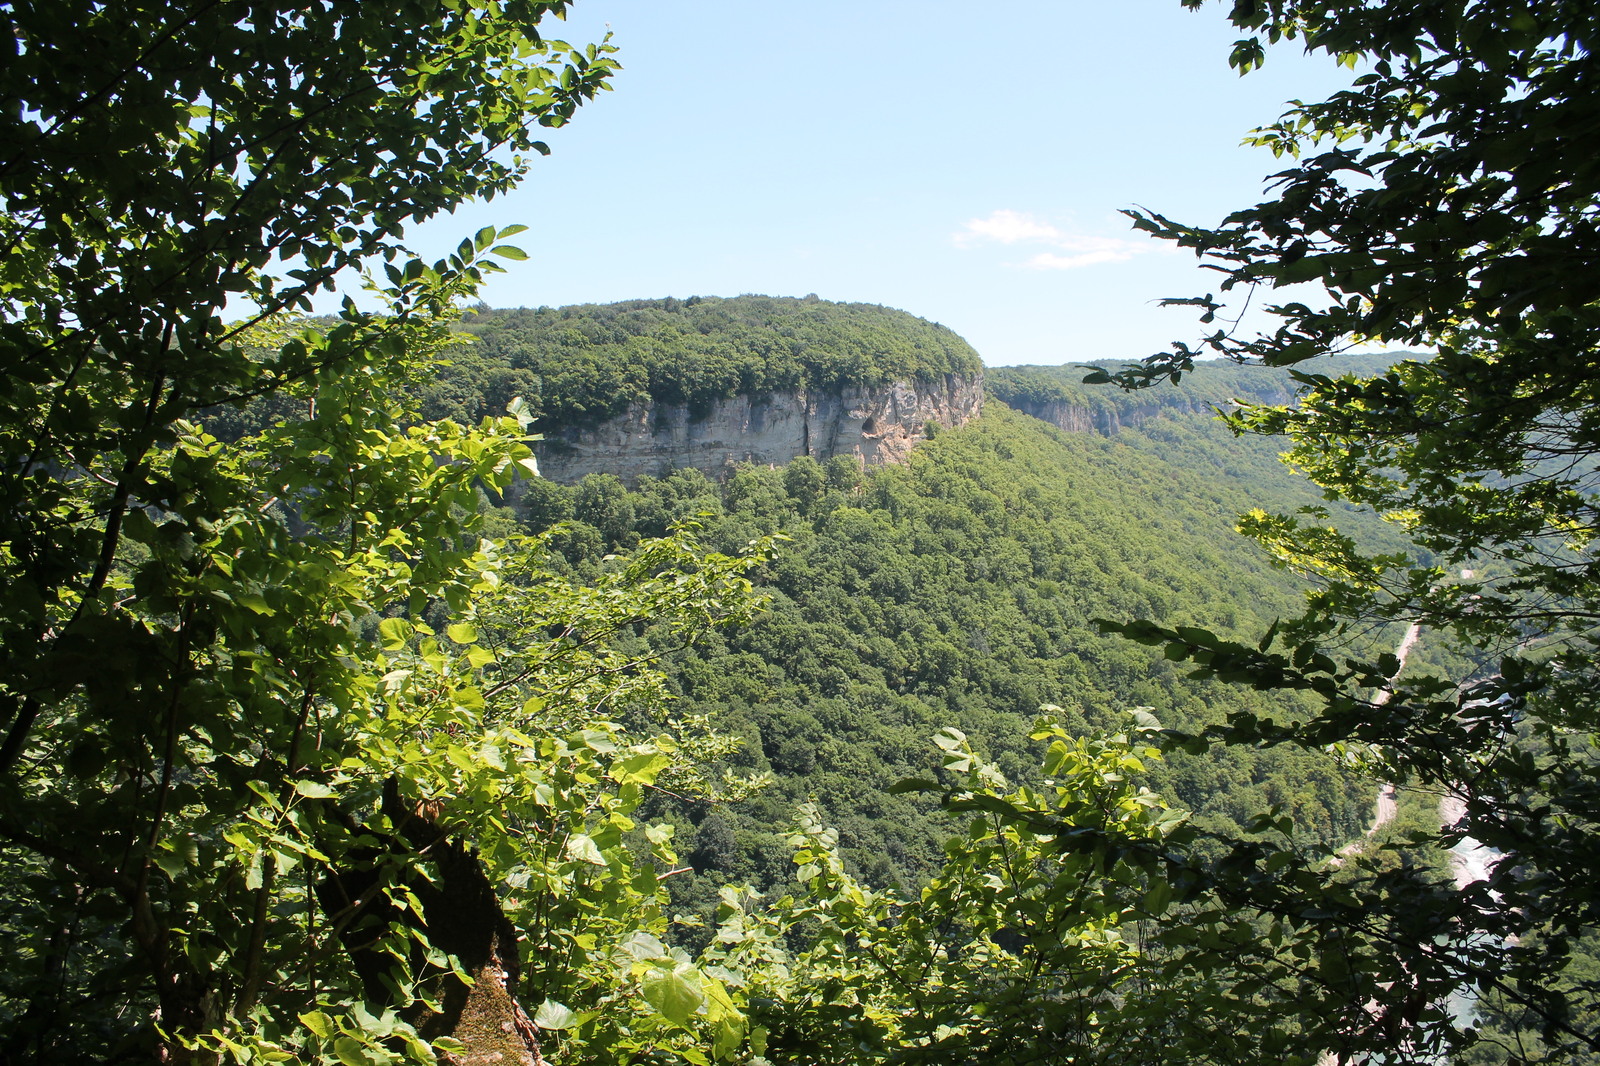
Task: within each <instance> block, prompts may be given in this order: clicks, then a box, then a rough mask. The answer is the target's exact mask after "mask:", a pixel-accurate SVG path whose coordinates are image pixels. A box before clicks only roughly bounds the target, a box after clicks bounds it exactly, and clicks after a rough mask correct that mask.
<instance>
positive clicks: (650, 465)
mask: <svg viewBox="0 0 1600 1066" xmlns="http://www.w3.org/2000/svg"><path fill="white" fill-rule="evenodd" d="M982 406H983V381H982V378H981V377H973V378H966V377H959V376H957V375H954V374H946V375H945V376H944V378H943V380H942V381H939V382H937V383H929V382H895V383H893V384H890V385H886V386H883V387H881V388H875V389H867V388H856V387H847V388H843V389H838V390H818V389H813V390H807V391H801V392H795V393H773V394H770V395H766V396H744V395H740V396H733V397H730V398H729V399H726V400H723V401H720V402H718V403H717V404H715V405H713V406H712V407H711V409H710V410H707V411H704V412H694V411H691V410H690V409H689V408H688V407H686V406H682V405H674V404H659V403H652V404H646V405H641V406H635V407H633V408H630V409H629V410H628V411H627V412H625V413H624V414H622V415H619V416H617V417H615V418H611V419H608V420H606V421H604V422H600V423H598V424H594V425H586V426H585V425H575V426H556V427H548V426H547V427H541V428H542V429H543V431H544V433H545V437H546V439H545V440H544V441H543V442H542V443H541V444H540V445H539V446H538V448H539V469H540V473H542V474H543V475H544V476H545V477H548V478H550V479H552V480H554V481H562V482H569V483H570V482H573V481H577V480H578V479H579V478H582V477H583V476H584V475H585V474H593V473H608V474H615V475H617V476H618V477H620V478H622V479H623V480H624V481H629V482H632V481H635V480H637V479H638V478H639V477H641V476H643V475H646V474H648V475H651V476H655V477H660V476H662V475H664V474H666V473H668V472H669V471H671V470H674V469H677V468H680V467H695V468H697V469H699V470H702V471H704V472H705V473H706V474H709V475H711V476H712V477H721V476H723V475H725V474H726V473H728V472H729V470H730V469H731V468H732V467H733V466H734V465H735V464H737V463H746V462H748V463H774V464H781V463H787V462H788V461H789V460H790V459H793V458H794V457H795V456H798V455H809V456H812V457H813V458H816V459H819V460H822V459H830V458H832V457H833V456H835V455H854V456H859V457H860V459H861V461H862V462H863V463H864V464H866V465H869V466H871V465H877V464H881V463H889V462H898V461H901V460H903V459H904V458H905V457H906V455H907V454H908V453H909V452H910V451H911V448H912V447H913V446H914V445H915V444H916V443H917V442H918V441H920V440H925V439H926V438H927V437H928V435H929V432H930V429H931V427H935V426H937V427H941V428H945V429H951V428H954V427H956V426H961V425H964V424H966V423H967V422H970V421H971V420H972V419H974V418H976V417H977V415H978V412H979V410H980V409H981V408H982Z"/></svg>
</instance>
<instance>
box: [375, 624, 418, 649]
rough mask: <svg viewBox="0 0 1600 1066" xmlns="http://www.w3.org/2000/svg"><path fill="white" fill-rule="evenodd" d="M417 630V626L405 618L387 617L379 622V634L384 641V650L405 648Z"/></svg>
mask: <svg viewBox="0 0 1600 1066" xmlns="http://www.w3.org/2000/svg"><path fill="white" fill-rule="evenodd" d="M416 631H417V627H416V626H414V625H412V624H411V623H410V622H408V621H406V620H405V619H404V618H385V619H384V620H383V621H381V622H379V623H378V636H379V638H380V639H381V640H382V642H383V650H384V651H399V650H400V649H402V648H404V647H405V646H406V645H407V644H408V643H409V642H410V641H411V638H412V636H413V635H414V634H415V633H416Z"/></svg>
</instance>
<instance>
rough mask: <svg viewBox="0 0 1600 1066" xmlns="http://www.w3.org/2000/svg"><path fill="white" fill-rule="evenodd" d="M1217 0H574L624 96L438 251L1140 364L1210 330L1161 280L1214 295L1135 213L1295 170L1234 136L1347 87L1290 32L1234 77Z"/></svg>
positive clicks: (538, 271) (432, 229)
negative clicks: (494, 246) (1196, 0)
mask: <svg viewBox="0 0 1600 1066" xmlns="http://www.w3.org/2000/svg"><path fill="white" fill-rule="evenodd" d="M1225 10H1226V8H1225V6H1223V5H1218V4H1213V5H1211V6H1209V7H1207V8H1205V9H1202V10H1201V11H1200V12H1198V13H1196V12H1189V11H1186V10H1184V9H1183V8H1182V7H1181V6H1180V5H1179V3H1178V0H1099V2H1095V3H1090V2H1085V0H989V2H987V3H984V4H971V3H955V2H953V0H853V2H848V3H845V2H817V0H814V2H812V3H808V4H791V3H779V2H776V0H695V2H694V3H666V2H664V0H576V3H575V5H574V7H573V10H572V16H571V18H570V19H569V21H568V22H567V23H566V24H565V25H562V24H561V23H552V24H551V28H552V30H554V31H555V32H553V33H552V34H551V36H560V37H562V38H564V39H566V40H569V41H573V42H579V41H588V40H595V39H598V38H599V37H600V36H601V35H603V34H604V33H605V31H606V27H607V26H608V25H609V27H610V29H611V31H612V33H613V34H614V43H616V44H617V45H618V46H619V47H620V49H621V51H620V53H619V58H620V60H621V62H622V64H623V67H624V69H623V70H622V71H621V73H620V74H619V75H618V76H617V78H616V79H615V83H614V84H615V91H613V92H610V93H605V94H603V95H602V96H601V98H600V99H598V100H596V101H595V102H594V103H592V104H590V105H588V106H586V107H584V108H583V109H581V110H580V112H579V114H578V116H577V118H576V119H575V120H574V122H573V123H572V124H571V125H570V126H569V127H567V128H566V129H563V130H559V131H555V133H554V134H553V135H552V136H551V137H550V138H548V139H549V142H550V144H551V147H552V149H553V150H554V151H553V154H552V155H551V156H550V157H549V158H547V159H543V160H539V161H537V162H536V163H535V165H534V168H533V173H532V174H531V176H530V178H529V180H528V181H527V183H526V184H525V185H524V186H523V187H522V188H521V189H519V190H518V191H517V192H516V193H515V194H513V195H511V196H509V197H502V198H500V199H498V200H496V201H494V202H492V203H489V204H482V205H473V206H471V207H469V208H465V209H463V210H461V211H458V212H457V213H456V215H455V216H454V217H451V218H444V219H439V220H436V221H434V222H432V223H430V224H429V225H428V226H426V227H424V228H422V229H420V230H418V231H417V232H416V233H415V234H414V238H415V243H416V245H417V247H418V248H419V250H421V251H423V252H424V253H425V254H429V255H430V256H431V255H437V254H440V253H441V252H442V251H443V250H444V249H446V248H448V247H452V246H453V245H454V244H455V243H456V241H458V240H459V239H460V238H461V237H462V236H464V235H466V234H470V233H471V232H472V231H473V230H475V229H476V228H478V227H479V226H482V225H487V224H490V223H495V224H498V225H508V224H511V223H513V222H516V223H522V224H524V225H528V226H530V227H531V230H530V232H528V233H524V234H522V235H521V237H519V238H518V240H517V243H519V244H521V245H522V246H523V247H524V248H525V249H526V250H527V251H528V252H529V253H530V254H531V256H532V258H531V259H530V260H529V261H527V262H525V263H516V264H508V265H509V266H510V268H511V269H510V272H509V273H508V274H505V275H501V276H498V277H497V278H496V279H495V280H494V281H493V282H492V284H491V285H490V286H489V287H488V288H487V289H486V290H485V291H484V293H483V297H484V299H485V300H487V301H488V302H489V303H490V304H492V305H494V306H496V307H516V306H539V305H552V306H559V305H562V304H570V303H587V302H605V301H611V300H621V299H629V298H638V297H661V296H669V295H670V296H679V297H684V296H691V295H702V296H705V295H716V296H730V295H736V294H738V293H744V292H759V293H767V294H771V295H792V296H802V295H805V294H807V293H813V292H814V293H817V294H818V295H820V296H822V297H823V298H825V299H829V300H847V301H861V302H866V303H879V304H886V305H888V306H891V307H898V308H902V309H904V310H906V311H910V312H912V313H913V314H917V315H920V316H922V317H924V318H929V319H932V320H934V321H938V322H942V323H944V324H945V325H947V326H950V327H951V328H953V329H955V330H956V331H957V332H958V333H960V334H962V335H963V336H964V337H966V338H967V339H968V340H969V341H970V342H972V344H973V345H974V346H975V347H976V348H977V349H978V351H979V352H980V353H981V354H982V355H983V356H984V358H985V360H986V361H987V362H988V363H989V364H991V365H1005V364H1014V363H1062V362H1077V361H1082V360H1087V359H1101V358H1109V359H1130V360H1131V359H1137V358H1141V357H1143V356H1145V355H1148V354H1150V353H1151V352H1153V351H1156V350H1160V349H1163V348H1165V347H1166V346H1167V344H1168V342H1169V341H1171V340H1172V339H1174V338H1182V339H1193V338H1194V336H1195V335H1196V334H1197V332H1198V330H1199V329H1200V327H1199V326H1198V324H1196V323H1195V321H1194V318H1193V315H1192V312H1190V311H1188V310H1183V309H1174V310H1159V309H1157V308H1156V307H1155V304H1154V301H1155V300H1157V299H1158V298H1160V297H1162V296H1175V295H1192V294H1195V293H1197V292H1204V291H1206V290H1207V289H1208V288H1214V287H1215V282H1214V280H1213V276H1212V275H1210V274H1208V273H1206V272H1202V271H1199V270H1197V269H1196V267H1195V261H1194V259H1193V257H1192V256H1190V255H1187V254H1177V253H1173V252H1171V251H1170V250H1166V249H1165V248H1164V246H1163V245H1161V244H1160V242H1155V241H1151V240H1148V239H1146V238H1143V237H1142V236H1140V235H1138V234H1136V233H1133V232H1132V231H1131V230H1130V229H1129V228H1128V223H1127V220H1126V219H1124V218H1123V217H1122V216H1120V215H1119V214H1117V211H1118V209H1120V208H1123V207H1128V206H1132V205H1144V206H1148V207H1151V208H1154V209H1156V210H1159V211H1161V212H1162V213H1164V214H1167V215H1170V216H1172V217H1176V218H1180V219H1183V220H1185V221H1193V222H1214V221H1216V220H1219V219H1220V218H1221V217H1222V216H1223V215H1225V214H1226V213H1227V212H1228V211H1229V210H1230V209H1232V208H1235V207H1239V206H1244V205H1245V204H1248V203H1252V202H1254V201H1255V200H1256V199H1257V198H1259V195H1260V193H1261V190H1262V178H1263V177H1264V176H1265V175H1267V174H1269V173H1270V172H1271V171H1273V170H1274V169H1279V168H1278V167H1277V166H1276V163H1277V161H1276V160H1274V159H1273V158H1272V156H1271V155H1270V153H1267V152H1265V151H1263V150H1259V149H1249V148H1244V147H1241V146H1240V141H1241V139H1242V138H1243V137H1244V135H1245V134H1246V133H1247V132H1248V131H1249V130H1250V129H1251V128H1252V127H1254V126H1257V125H1260V124H1262V123H1264V122H1267V121H1269V120H1270V119H1271V118H1273V117H1275V116H1276V115H1277V114H1279V113H1280V112H1281V111H1282V110H1283V103H1284V101H1286V100H1289V99H1291V98H1295V97H1301V98H1305V99H1320V98H1322V97H1323V96H1326V95H1327V94H1328V93H1329V92H1330V91H1332V90H1334V89H1335V88H1337V87H1338V86H1340V85H1341V84H1344V83H1345V81H1346V80H1347V79H1348V77H1349V72H1348V71H1343V70H1340V69H1338V68H1337V67H1336V66H1335V65H1334V64H1333V62H1332V61H1331V60H1329V59H1327V58H1326V57H1322V56H1318V57H1311V58H1307V57H1305V56H1303V55H1301V54H1300V51H1299V49H1298V47H1295V46H1288V47H1285V48H1280V49H1279V50H1278V51H1277V52H1275V53H1273V54H1271V55H1269V58H1268V62H1267V65H1266V67H1265V68H1264V69H1262V70H1260V71H1257V72H1255V73H1253V74H1251V75H1249V76H1248V77H1245V78H1240V77H1238V76H1237V75H1236V74H1235V73H1234V72H1233V71H1231V70H1230V69H1229V68H1228V64H1227V55H1228V49H1229V45H1230V44H1231V43H1232V41H1233V40H1234V39H1235V38H1236V37H1237V36H1238V34H1237V33H1236V32H1235V31H1234V30H1233V28H1232V27H1231V26H1229V25H1228V24H1227V21H1226V19H1225V18H1224V13H1225Z"/></svg>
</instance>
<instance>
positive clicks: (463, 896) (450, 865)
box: [317, 781, 544, 1066]
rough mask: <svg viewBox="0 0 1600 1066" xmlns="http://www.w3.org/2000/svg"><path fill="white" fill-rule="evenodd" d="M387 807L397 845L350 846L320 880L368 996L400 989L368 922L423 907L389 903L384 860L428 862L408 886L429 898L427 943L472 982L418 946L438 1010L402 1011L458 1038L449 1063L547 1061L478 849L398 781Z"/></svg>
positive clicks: (512, 936) (408, 917) (513, 941)
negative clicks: (405, 795) (429, 873)
mask: <svg viewBox="0 0 1600 1066" xmlns="http://www.w3.org/2000/svg"><path fill="white" fill-rule="evenodd" d="M383 806H384V813H385V814H387V815H388V816H389V821H390V823H391V824H393V825H395V826H397V827H398V829H397V832H396V834H395V835H394V836H390V837H387V838H385V840H384V844H385V847H386V848H389V849H392V850H388V851H384V850H379V849H367V850H366V851H365V852H363V853H352V856H351V858H352V859H354V860H356V862H354V863H351V864H349V865H347V866H346V867H345V868H343V869H339V870H335V871H334V872H332V873H330V874H329V875H328V876H327V877H326V878H324V880H323V881H322V883H321V884H320V885H319V886H318V888H317V897H318V901H319V902H320V903H321V906H322V909H323V910H324V912H326V913H327V914H328V915H329V916H330V918H333V919H334V920H336V921H338V922H340V923H341V932H340V934H339V935H340V938H341V939H342V940H343V941H344V944H345V947H346V948H347V949H348V950H349V952H350V954H351V958H352V959H353V961H354V963H355V967H356V972H357V973H358V974H359V975H360V977H361V980H362V983H363V985H364V987H365V989H366V994H367V997H368V998H369V999H371V1000H373V1001H375V1002H379V1003H385V1002H392V1001H393V998H394V996H393V993H392V991H391V990H390V987H391V986H389V985H388V984H386V983H385V982H384V980H383V977H384V976H385V975H386V974H388V973H389V971H390V969H391V968H392V967H393V965H394V962H393V959H392V957H391V956H389V955H388V954H386V953H384V952H380V951H375V950H373V949H372V947H371V946H370V945H371V941H372V936H371V933H370V932H369V930H371V929H374V928H382V927H383V926H384V925H386V924H387V923H389V922H392V921H401V922H404V923H406V924H407V925H409V926H412V927H415V926H417V925H418V924H419V920H418V918H417V915H416V914H414V913H413V912H412V911H410V910H406V909H402V908H399V907H395V906H394V905H393V904H391V903H390V902H389V898H388V895H387V894H386V892H385V891H384V890H383V889H382V888H381V887H380V886H379V881H380V880H381V879H382V877H383V872H382V871H383V867H384V866H385V865H386V864H385V863H384V862H383V861H382V860H383V859H384V858H385V857H386V855H388V856H398V857H400V858H401V859H402V860H403V862H402V866H401V868H405V866H406V865H410V864H412V863H415V862H418V861H423V862H428V863H431V864H432V866H433V868H434V871H435V879H434V880H432V881H429V880H428V879H426V878H423V877H419V876H415V875H414V874H413V875H412V876H410V877H408V878H407V882H406V887H407V888H409V889H410V891H411V892H412V893H414V894H415V895H416V897H417V899H418V900H420V901H421V903H422V917H421V920H420V925H421V926H422V927H423V928H422V929H421V931H422V932H423V933H424V934H425V935H426V936H427V939H428V942H429V943H430V944H432V945H433V946H434V947H435V948H437V949H438V950H440V951H443V952H445V953H446V954H448V955H453V956H455V958H456V959H457V960H458V961H459V962H460V964H461V969H462V970H463V971H465V973H466V974H467V975H468V976H469V977H471V979H472V984H471V985H470V986H469V985H467V984H466V983H464V982H463V981H461V980H460V979H459V978H458V977H456V975H455V974H454V973H453V972H452V971H450V970H448V969H441V968H439V967H436V966H429V965H428V964H427V962H426V960H425V959H424V957H423V954H422V952H421V950H420V949H414V950H413V952H412V958H411V965H412V972H413V973H414V974H416V975H417V976H418V977H419V978H420V979H421V980H422V981H423V982H424V985H425V987H426V988H427V989H428V991H429V993H430V996H431V998H433V999H434V1000H435V1002H437V1003H438V1004H439V1006H440V1009H439V1010H437V1011H434V1010H430V1009H428V1008H427V1007H426V1006H424V1005H422V1004H421V1003H416V1002H413V1003H409V1004H397V1006H399V1007H400V1009H401V1016H402V1017H403V1018H405V1020H406V1021H408V1022H410V1023H411V1024H412V1025H413V1026H414V1027H415V1028H416V1030H417V1032H418V1033H419V1034H421V1036H422V1037H423V1038H424V1039H425V1040H430V1041H431V1040H434V1039H437V1038H439V1037H442V1036H447V1037H452V1038H454V1039H456V1040H458V1041H460V1042H461V1043H462V1044H463V1045H464V1050H463V1051H461V1052H458V1053H456V1054H454V1055H449V1054H447V1055H442V1056H441V1058H440V1061H441V1062H446V1063H449V1064H451V1066H490V1064H497V1066H544V1059H543V1058H542V1057H541V1056H540V1054H539V1042H538V1038H537V1030H536V1028H535V1026H534V1024H533V1021H532V1019H530V1018H529V1017H528V1014H527V1012H526V1011H524V1010H523V1009H522V1005H521V1004H520V1003H518V1002H517V999H516V996H515V994H514V992H513V990H514V989H515V988H516V985H517V980H518V977H519V976H520V973H521V963H520V960H519V959H518V957H517V933H516V929H515V928H514V927H513V926H512V925H511V922H510V921H508V920H507V918H506V916H505V913H504V912H503V911H502V910H501V909H500V901H499V898H498V897H497V896H496V894H495V890H494V886H493V885H492V884H491V883H490V882H489V878H488V877H487V876H486V875H485V874H484V872H483V866H482V864H481V863H479V861H478V857H477V855H476V854H474V853H473V852H472V851H471V850H470V849H469V848H467V847H466V846H465V845H464V844H462V843H461V842H460V841H458V840H455V839H453V838H452V837H451V836H450V834H449V833H448V832H447V831H446V830H445V829H443V828H442V827H440V825H439V824H438V823H437V822H436V821H434V818H433V817H432V816H431V814H432V812H428V811H424V810H423V809H421V808H417V807H410V806H408V805H406V804H404V803H403V802H402V801H401V800H400V797H399V793H398V790H397V789H396V788H395V786H394V783H393V782H392V781H391V782H390V784H389V786H388V787H387V788H385V790H384V803H383ZM352 909H353V910H354V913H353V914H352V913H351V911H352Z"/></svg>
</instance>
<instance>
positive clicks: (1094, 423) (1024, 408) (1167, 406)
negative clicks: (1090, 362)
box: [1006, 389, 1294, 437]
mask: <svg viewBox="0 0 1600 1066" xmlns="http://www.w3.org/2000/svg"><path fill="white" fill-rule="evenodd" d="M1248 399H1250V400H1251V401H1252V402H1255V403H1263V404H1269V405H1278V404H1286V403H1290V402H1292V401H1293V399H1294V394H1293V393H1292V392H1290V391H1289V390H1288V389H1281V390H1271V391H1267V392H1263V393H1262V394H1260V395H1255V396H1250V397H1248ZM1006 403H1007V404H1008V406H1011V407H1014V408H1016V409H1017V410H1018V411H1021V412H1022V413H1023V414H1025V415H1032V416H1033V417H1034V418H1037V419H1039V420H1040V421H1043V422H1048V423H1050V424H1051V425H1052V426H1055V427H1056V428H1058V429H1062V430H1065V431H1067V432H1068V433H1099V434H1101V435H1102V436H1107V437H1114V436H1116V435H1117V434H1118V433H1119V432H1121V431H1122V430H1123V429H1131V428H1134V427H1136V426H1142V425H1144V424H1145V423H1146V422H1148V421H1150V420H1151V419H1153V418H1163V417H1171V416H1172V415H1177V414H1185V413H1200V414H1211V413H1212V412H1213V411H1214V410H1216V408H1217V406H1218V405H1217V404H1216V403H1213V402H1212V401H1210V400H1202V399H1196V398H1194V397H1190V396H1184V395H1182V394H1181V393H1178V394H1170V393H1169V394H1168V395H1166V396H1164V397H1162V399H1161V401H1160V402H1152V403H1131V402H1123V403H1118V404H1108V405H1104V406H1089V405H1086V404H1078V403H1072V402H1070V401H1067V400H1046V401H1029V400H1022V399H1012V400H1008V401H1006ZM1224 406H1225V407H1227V409H1229V410H1232V409H1234V405H1232V404H1226V405H1224Z"/></svg>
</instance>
